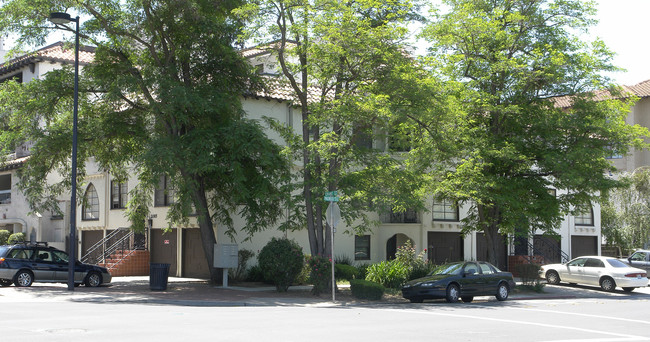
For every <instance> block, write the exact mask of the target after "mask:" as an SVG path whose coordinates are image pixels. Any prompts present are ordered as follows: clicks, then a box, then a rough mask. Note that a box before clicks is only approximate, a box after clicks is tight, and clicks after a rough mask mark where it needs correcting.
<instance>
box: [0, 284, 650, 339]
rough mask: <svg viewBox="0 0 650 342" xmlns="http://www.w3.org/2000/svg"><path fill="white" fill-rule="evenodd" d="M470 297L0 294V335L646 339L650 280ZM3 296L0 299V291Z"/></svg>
mask: <svg viewBox="0 0 650 342" xmlns="http://www.w3.org/2000/svg"><path fill="white" fill-rule="evenodd" d="M559 289H560V290H562V289H569V290H571V291H574V292H576V293H582V294H584V296H576V297H572V298H561V299H516V298H515V299H512V300H508V301H505V302H498V301H495V300H493V299H492V298H488V297H480V298H478V300H476V301H475V302H473V303H457V304H448V303H446V302H444V301H432V302H425V303H423V304H410V303H388V304H386V303H384V304H355V305H340V304H332V303H316V304H310V303H308V304H305V303H295V304H293V305H291V304H290V303H285V304H284V305H282V306H274V305H261V306H233V307H228V306H226V307H217V306H215V307H205V306H191V305H174V304H173V303H168V304H155V303H153V304H152V303H144V304H143V303H137V304H128V303H124V302H120V303H116V302H109V301H87V300H81V301H75V300H63V301H62V300H49V297H42V298H36V299H35V300H30V301H22V300H14V301H11V300H8V299H9V298H0V307H2V311H3V314H2V318H0V331H1V333H0V336H2V339H3V340H16V339H19V340H26V341H37V340H38V341H115V340H118V339H119V340H123V341H136V340H138V341H142V340H145V341H151V340H153V341H188V340H199V341H207V340H212V341H335V342H340V341H481V342H489V341H576V342H578V341H580V342H583V341H599V342H609V341H612V342H614V341H650V314H649V312H650V309H649V305H650V303H649V302H650V289H649V288H645V289H640V290H637V291H635V292H633V293H632V294H626V293H623V292H622V291H621V292H617V293H614V294H605V293H602V292H601V291H599V290H597V289H594V288H587V287H585V288H582V287H567V288H562V287H560V288H559ZM5 299H6V300H5Z"/></svg>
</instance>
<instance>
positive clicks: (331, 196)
mask: <svg viewBox="0 0 650 342" xmlns="http://www.w3.org/2000/svg"><path fill="white" fill-rule="evenodd" d="M338 195H339V194H338V191H327V192H325V197H324V198H323V199H324V200H325V201H328V202H338V201H339V196H338Z"/></svg>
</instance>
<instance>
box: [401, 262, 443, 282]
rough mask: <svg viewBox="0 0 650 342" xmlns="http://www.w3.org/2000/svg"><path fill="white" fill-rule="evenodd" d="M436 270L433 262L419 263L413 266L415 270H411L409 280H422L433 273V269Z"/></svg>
mask: <svg viewBox="0 0 650 342" xmlns="http://www.w3.org/2000/svg"><path fill="white" fill-rule="evenodd" d="M434 268H436V265H434V264H433V263H431V262H428V261H427V262H425V263H418V264H415V265H413V268H412V269H411V272H410V273H409V277H408V279H409V280H413V279H417V278H422V277H424V276H426V275H427V274H429V272H431V271H433V269H434Z"/></svg>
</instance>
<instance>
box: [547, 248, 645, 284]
mask: <svg viewBox="0 0 650 342" xmlns="http://www.w3.org/2000/svg"><path fill="white" fill-rule="evenodd" d="M539 275H540V277H542V278H546V281H547V282H548V283H549V284H558V283H559V282H561V281H563V282H567V283H575V284H585V285H596V286H600V287H601V288H602V289H603V290H605V291H614V289H616V287H617V286H618V287H621V288H623V290H624V291H626V292H630V291H633V290H634V289H635V288H637V287H646V286H648V278H647V273H646V271H644V270H642V269H639V268H634V267H631V266H630V265H628V264H626V263H624V262H622V261H620V260H618V259H616V258H612V257H602V256H581V257H577V258H575V259H573V260H571V261H569V262H567V263H566V264H549V265H543V266H542V267H541V268H540V270H539Z"/></svg>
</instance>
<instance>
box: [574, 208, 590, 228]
mask: <svg viewBox="0 0 650 342" xmlns="http://www.w3.org/2000/svg"><path fill="white" fill-rule="evenodd" d="M575 219H576V226H593V225H594V209H593V208H592V207H591V205H590V206H588V207H587V208H583V209H582V210H581V211H580V212H579V213H578V214H576V216H575Z"/></svg>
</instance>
